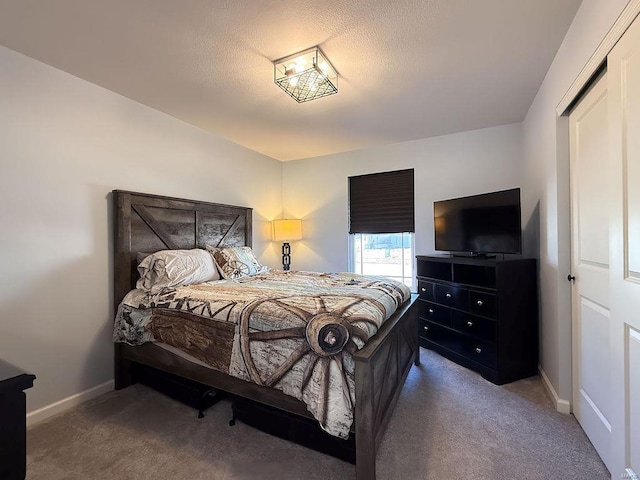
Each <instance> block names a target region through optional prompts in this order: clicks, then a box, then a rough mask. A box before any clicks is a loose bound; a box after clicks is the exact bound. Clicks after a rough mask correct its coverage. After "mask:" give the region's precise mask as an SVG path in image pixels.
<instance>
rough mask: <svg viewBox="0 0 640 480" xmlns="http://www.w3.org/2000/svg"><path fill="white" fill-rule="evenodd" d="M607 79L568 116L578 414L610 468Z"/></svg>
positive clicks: (575, 412)
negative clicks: (574, 278)
mask: <svg viewBox="0 0 640 480" xmlns="http://www.w3.org/2000/svg"><path fill="white" fill-rule="evenodd" d="M607 97H608V90H607V77H606V74H605V75H603V76H601V78H599V79H598V80H597V81H596V82H595V83H594V85H593V86H592V87H591V88H590V90H589V91H588V92H587V93H586V94H585V96H584V97H583V98H582V100H581V101H580V102H579V103H578V104H577V105H576V107H575V108H574V110H573V111H572V112H571V114H570V115H569V128H570V142H571V143H570V148H571V152H570V155H571V226H572V242H571V250H572V251H571V254H572V272H573V275H575V277H576V280H575V284H574V287H573V289H572V297H573V310H572V312H573V313H572V330H573V333H572V349H573V352H572V353H573V413H574V415H575V417H576V419H577V420H578V421H579V422H580V425H581V426H582V428H583V430H584V431H585V433H586V434H587V436H588V437H589V439H590V440H591V443H592V444H593V446H594V447H595V449H596V451H597V452H598V454H599V455H600V457H601V458H602V460H603V462H604V463H605V465H607V468H610V466H609V465H610V457H611V422H610V419H609V417H610V415H611V411H612V408H613V404H612V395H611V376H610V370H611V351H610V349H609V345H610V312H609V302H610V298H609V215H610V213H609V210H610V207H609V203H608V199H609V198H610V195H609V189H610V184H609V182H608V181H607V178H608V166H609V165H608V158H609V133H608V132H609V130H608V124H609V113H608V99H607Z"/></svg>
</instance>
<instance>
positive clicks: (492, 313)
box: [469, 291, 496, 318]
mask: <svg viewBox="0 0 640 480" xmlns="http://www.w3.org/2000/svg"><path fill="white" fill-rule="evenodd" d="M469 311H470V312H471V313H475V314H476V315H483V316H485V317H489V318H496V296H495V295H493V294H491V293H481V292H474V291H470V292H469Z"/></svg>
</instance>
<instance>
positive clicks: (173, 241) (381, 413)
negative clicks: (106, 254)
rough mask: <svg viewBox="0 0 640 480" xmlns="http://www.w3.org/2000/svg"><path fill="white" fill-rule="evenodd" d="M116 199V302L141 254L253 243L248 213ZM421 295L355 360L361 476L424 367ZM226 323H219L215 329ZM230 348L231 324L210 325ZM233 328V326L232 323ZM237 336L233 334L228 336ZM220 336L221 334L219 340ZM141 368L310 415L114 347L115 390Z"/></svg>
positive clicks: (191, 369)
mask: <svg viewBox="0 0 640 480" xmlns="http://www.w3.org/2000/svg"><path fill="white" fill-rule="evenodd" d="M112 196H113V233H114V305H115V308H116V309H117V307H118V305H119V304H120V302H121V301H122V299H123V298H124V296H125V295H126V293H127V292H128V291H130V290H131V289H133V288H135V283H136V280H137V275H138V274H137V270H136V266H137V265H136V255H137V253H138V252H155V251H158V250H163V249H167V248H170V249H180V248H182V249H188V248H196V247H200V248H204V247H205V245H207V244H209V245H220V246H227V245H249V246H250V245H251V217H252V210H251V209H250V208H244V207H235V206H230V205H221V204H214V203H207V202H198V201H191V200H183V199H178V198H169V197H162V196H157V195H148V194H141V193H133V192H124V191H119V190H115V191H114V192H113V193H112ZM416 299H417V295H413V296H412V298H411V300H409V301H407V302H405V304H403V305H401V306H400V307H399V308H398V310H397V311H396V312H395V313H394V314H393V315H392V316H391V317H390V318H389V319H388V320H387V321H386V322H385V323H384V324H383V326H382V327H381V328H380V330H379V332H378V333H377V334H376V335H375V336H374V337H372V338H371V339H370V340H369V342H368V343H367V344H366V345H365V347H364V348H362V349H361V350H359V351H357V352H356V353H355V354H354V356H353V358H354V361H355V384H356V392H355V398H356V405H355V415H354V416H355V428H354V431H355V439H356V477H357V479H358V480H374V479H375V459H376V452H377V450H378V447H379V445H380V442H381V440H382V436H383V434H384V431H385V429H386V427H387V424H388V423H389V420H390V418H391V413H392V412H393V409H394V407H395V404H396V402H397V400H398V397H399V395H400V391H401V390H402V387H403V385H404V381H405V379H406V377H407V375H408V373H409V370H410V369H411V366H412V364H413V363H415V364H416V365H417V364H418V363H419V358H420V357H419V348H418V339H417V337H416V335H415V332H416V329H417V328H418V314H417V301H416ZM218 323H219V324H220V325H217V324H218ZM212 324H216V325H214V328H216V329H218V330H219V331H218V332H217V334H218V335H219V338H220V339H221V344H220V348H230V346H229V345H228V342H229V340H230V339H231V338H232V332H230V331H229V328H230V326H229V325H228V324H227V323H223V322H212ZM231 328H233V327H232V326H231ZM230 333H231V335H230ZM216 338H217V336H216ZM136 364H143V365H147V366H150V367H154V368H157V369H159V370H163V371H166V372H169V373H172V374H175V375H179V376H181V377H184V378H188V379H191V380H194V381H197V382H200V383H203V384H205V385H209V386H211V387H214V388H218V389H220V390H223V391H225V392H228V393H231V394H234V395H238V396H241V397H244V398H247V399H250V400H253V401H256V402H259V403H262V404H265V405H268V406H271V407H275V408H278V409H280V410H284V411H286V412H289V413H294V414H297V415H300V416H303V417H307V418H312V417H311V414H310V413H309V412H308V411H307V408H306V405H305V404H304V403H303V402H300V401H299V400H296V399H295V398H293V397H289V396H287V395H285V394H283V393H282V392H280V391H279V390H276V389H273V388H270V387H266V386H261V385H256V384H253V383H249V382H246V381H244V380H240V379H238V378H235V377H232V376H229V375H227V374H225V373H222V372H220V371H217V370H214V369H210V368H206V367H203V366H201V365H197V364H194V363H192V362H189V361H187V360H185V359H183V358H181V357H179V356H177V355H174V354H173V353H171V352H169V351H167V350H165V349H163V348H161V347H158V346H157V345H154V344H152V343H146V344H144V345H140V346H135V347H134V346H130V345H126V344H122V343H118V344H116V345H115V386H116V389H121V388H125V387H126V386H128V385H130V384H132V383H134V382H135V381H136V378H135V368H134V366H135V365H136Z"/></svg>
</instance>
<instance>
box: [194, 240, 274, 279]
mask: <svg viewBox="0 0 640 480" xmlns="http://www.w3.org/2000/svg"><path fill="white" fill-rule="evenodd" d="M207 250H209V252H210V253H211V255H212V256H213V259H214V260H215V262H216V265H217V266H218V270H220V274H221V275H222V276H223V277H224V278H226V279H228V280H234V279H237V278H242V277H246V276H248V275H255V274H256V273H262V272H266V271H267V270H269V267H265V266H263V265H260V262H258V260H257V259H256V257H255V255H254V254H253V252H252V251H251V247H225V248H214V247H209V246H207Z"/></svg>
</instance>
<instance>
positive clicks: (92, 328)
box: [0, 47, 282, 411]
mask: <svg viewBox="0 0 640 480" xmlns="http://www.w3.org/2000/svg"><path fill="white" fill-rule="evenodd" d="M281 180H282V178H281V163H280V162H278V161H276V160H273V159H271V158H268V157H265V156H263V155H260V154H257V153H255V152H252V151H250V150H247V149H245V148H243V147H240V146H238V145H236V144H233V143H231V142H228V141H226V140H223V139H220V138H217V137H215V136H213V135H211V134H209V133H207V132H205V131H203V130H200V129H197V128H195V127H192V126H190V125H187V124H185V123H183V122H181V121H179V120H176V119H174V118H172V117H169V116H167V115H164V114H162V113H160V112H158V111H155V110H152V109H150V108H148V107H145V106H143V105H140V104H138V103H136V102H133V101H131V100H129V99H127V98H124V97H122V96H120V95H117V94H115V93H112V92H110V91H107V90H105V89H103V88H100V87H98V86H96V85H93V84H90V83H88V82H85V81H83V80H80V79H78V78H76V77H73V76H71V75H69V74H67V73H64V72H61V71H59V70H56V69H54V68H52V67H49V66H47V65H44V64H42V63H39V62H37V61H35V60H32V59H30V58H28V57H25V56H23V55H20V54H18V53H15V52H13V51H11V50H8V49H6V48H2V47H0V225H1V228H2V234H1V235H0V265H1V270H0V272H1V274H0V358H2V359H4V360H7V361H10V362H12V363H15V364H16V365H19V366H20V367H22V368H24V369H27V370H30V371H32V372H33V373H35V374H36V375H37V377H38V378H37V380H36V383H35V387H34V388H33V389H32V390H29V391H28V395H27V397H28V409H29V410H30V411H32V410H34V409H37V408H39V407H42V406H45V405H48V404H51V403H53V402H56V401H59V400H61V399H64V398H66V397H68V396H71V395H74V394H77V393H79V392H82V391H85V390H87V389H90V388H92V387H95V386H97V385H100V384H103V383H105V382H108V381H109V380H110V379H112V378H113V375H112V364H113V353H112V351H113V346H112V343H111V326H112V317H113V312H112V307H111V304H112V301H111V298H112V295H113V291H112V286H111V281H112V276H113V272H112V269H111V263H110V248H111V229H110V225H109V223H110V207H109V200H108V195H109V192H110V191H111V190H113V189H116V188H117V189H126V190H133V191H140V192H147V193H155V194H162V195H168V196H176V197H184V198H191V199H198V200H205V201H214V202H219V203H229V204H235V205H243V206H250V207H253V208H254V248H255V249H256V251H257V253H258V254H259V255H260V256H261V258H262V260H263V261H265V262H266V263H267V264H269V265H271V266H277V265H278V264H279V256H278V252H277V249H278V246H277V245H275V244H272V243H271V242H269V237H268V232H269V229H268V223H267V220H271V219H272V218H274V217H277V216H279V215H280V213H281V210H282V192H281Z"/></svg>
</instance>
